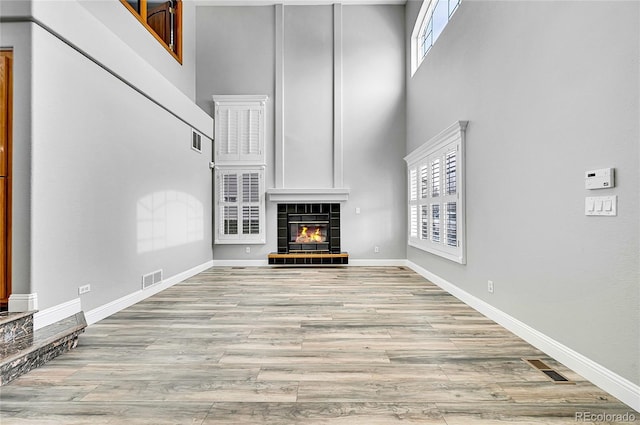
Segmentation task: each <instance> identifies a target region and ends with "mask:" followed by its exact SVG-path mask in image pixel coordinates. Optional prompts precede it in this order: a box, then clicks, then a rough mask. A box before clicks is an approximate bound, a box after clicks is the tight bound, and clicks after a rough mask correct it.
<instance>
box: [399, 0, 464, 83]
mask: <svg viewBox="0 0 640 425" xmlns="http://www.w3.org/2000/svg"><path fill="white" fill-rule="evenodd" d="M460 2H461V0H423V3H422V8H421V9H420V12H419V13H418V19H416V25H415V27H414V29H413V34H412V35H411V46H412V54H411V55H412V59H411V75H413V74H414V73H415V72H416V70H417V69H418V67H419V66H420V64H421V63H422V61H423V60H424V58H425V57H426V56H427V53H429V51H430V50H431V47H432V46H433V44H434V43H435V42H436V40H437V38H438V37H439V36H440V33H442V30H444V27H446V26H447V24H448V23H449V19H451V16H452V15H453V13H454V12H455V11H456V10H458V6H459V5H460Z"/></svg>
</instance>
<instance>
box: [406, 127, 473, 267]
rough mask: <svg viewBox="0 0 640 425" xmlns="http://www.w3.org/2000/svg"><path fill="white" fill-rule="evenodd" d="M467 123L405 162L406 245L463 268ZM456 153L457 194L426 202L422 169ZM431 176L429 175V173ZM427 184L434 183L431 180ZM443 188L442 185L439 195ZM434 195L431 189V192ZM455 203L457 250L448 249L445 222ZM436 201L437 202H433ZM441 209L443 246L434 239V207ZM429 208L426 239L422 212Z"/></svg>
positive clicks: (408, 156) (432, 142)
mask: <svg viewBox="0 0 640 425" xmlns="http://www.w3.org/2000/svg"><path fill="white" fill-rule="evenodd" d="M467 124H468V121H456V122H455V123H453V124H452V125H451V126H449V127H448V128H446V129H445V130H443V131H442V132H440V134H438V135H437V136H435V137H433V138H431V139H430V140H428V141H427V142H425V143H424V144H423V145H422V146H420V147H418V148H417V149H415V150H414V151H413V152H411V153H410V154H409V155H407V156H406V157H405V158H404V160H405V161H406V163H407V192H408V196H407V200H408V207H407V219H408V225H407V243H408V245H410V246H412V247H415V248H418V249H421V250H423V251H427V252H430V253H432V254H435V255H438V256H441V257H443V258H446V259H448V260H451V261H455V262H457V263H460V264H466V229H465V227H466V226H465V215H466V214H465V131H466V128H467ZM452 149H455V150H456V151H457V158H456V194H455V195H446V194H445V193H441V194H440V196H438V197H437V198H436V197H432V196H427V197H426V198H423V197H421V190H422V183H421V178H420V174H421V173H420V170H421V167H424V166H427V167H430V164H431V163H432V161H433V160H434V159H439V158H441V157H442V156H443V153H446V152H450V151H451V150H452ZM429 173H430V172H429ZM444 179H445V175H444V174H443V173H442V172H441V175H440V181H441V182H443V181H444ZM428 183H429V184H430V183H431V179H430V178H429V181H428ZM443 188H444V184H440V191H441V192H444V190H443ZM429 191H430V193H431V188H429ZM454 199H455V203H456V206H457V207H456V208H457V213H456V225H457V228H456V238H457V241H458V244H457V245H458V246H457V247H451V246H448V245H447V244H446V243H445V241H446V236H447V235H446V230H445V227H446V225H445V224H446V222H445V220H444V212H445V205H446V204H447V203H448V202H452V200H454ZM434 201H435V202H434ZM434 204H439V205H440V215H439V217H440V226H439V231H440V242H434V241H433V240H432V238H431V230H432V229H431V211H432V210H431V208H432V207H431V205H434ZM423 206H426V207H428V208H429V217H430V220H429V221H428V224H429V237H428V238H427V239H423V238H422V237H421V236H422V235H421V232H420V229H421V218H420V217H421V208H422V207H423Z"/></svg>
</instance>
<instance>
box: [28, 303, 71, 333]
mask: <svg viewBox="0 0 640 425" xmlns="http://www.w3.org/2000/svg"><path fill="white" fill-rule="evenodd" d="M80 311H82V306H81V304H80V298H75V299H73V300H71V301H67V302H65V303H62V304H58V305H54V306H53V307H49V308H47V309H45V310H42V311H39V312H37V313H36V314H34V315H33V330H38V329H40V328H44V327H45V326H49V325H51V324H53V323H56V322H58V321H60V320H62V319H66V318H67V317H69V316H73V315H74V314H76V313H80Z"/></svg>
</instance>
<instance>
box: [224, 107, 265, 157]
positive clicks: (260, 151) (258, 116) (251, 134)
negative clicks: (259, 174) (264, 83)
mask: <svg viewBox="0 0 640 425" xmlns="http://www.w3.org/2000/svg"><path fill="white" fill-rule="evenodd" d="M266 100H267V97H266V96H241V95H238V96H214V97H213V101H214V106H215V111H214V123H215V138H214V142H215V162H216V163H221V162H224V163H225V164H260V165H262V164H264V162H265V155H264V125H265V124H264V123H265V105H266Z"/></svg>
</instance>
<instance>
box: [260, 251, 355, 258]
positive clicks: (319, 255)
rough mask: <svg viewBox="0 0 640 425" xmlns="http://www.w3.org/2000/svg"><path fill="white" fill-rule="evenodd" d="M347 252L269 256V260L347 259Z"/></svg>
mask: <svg viewBox="0 0 640 425" xmlns="http://www.w3.org/2000/svg"><path fill="white" fill-rule="evenodd" d="M346 257H349V254H347V253H346V252H343V253H340V254H319V253H313V254H312V253H299V254H269V255H268V256H267V258H346Z"/></svg>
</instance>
